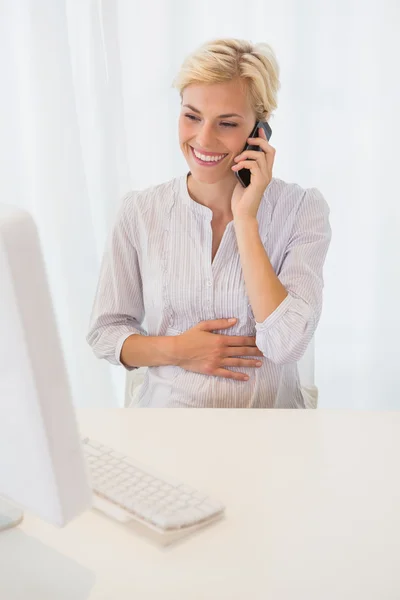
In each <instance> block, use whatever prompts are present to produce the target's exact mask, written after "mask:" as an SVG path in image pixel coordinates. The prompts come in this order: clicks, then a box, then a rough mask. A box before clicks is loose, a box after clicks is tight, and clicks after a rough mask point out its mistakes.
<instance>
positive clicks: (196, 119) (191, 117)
mask: <svg viewBox="0 0 400 600" xmlns="http://www.w3.org/2000/svg"><path fill="white" fill-rule="evenodd" d="M185 117H186V118H187V119H190V120H191V121H199V119H198V118H197V117H195V116H194V115H185ZM221 125H222V126H223V127H237V123H221Z"/></svg>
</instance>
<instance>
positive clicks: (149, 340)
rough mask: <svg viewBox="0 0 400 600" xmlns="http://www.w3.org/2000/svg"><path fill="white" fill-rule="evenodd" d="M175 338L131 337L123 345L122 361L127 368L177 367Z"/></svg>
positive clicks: (135, 335) (134, 335)
mask: <svg viewBox="0 0 400 600" xmlns="http://www.w3.org/2000/svg"><path fill="white" fill-rule="evenodd" d="M174 337H175V336H145V335H137V334H133V335H130V336H129V337H128V338H126V340H125V342H124V343H123V344H122V348H121V356H120V360H121V362H122V363H123V364H124V365H126V366H127V367H160V366H165V365H176V364H177V357H176V351H175V346H176V343H175V342H176V340H175V339H174Z"/></svg>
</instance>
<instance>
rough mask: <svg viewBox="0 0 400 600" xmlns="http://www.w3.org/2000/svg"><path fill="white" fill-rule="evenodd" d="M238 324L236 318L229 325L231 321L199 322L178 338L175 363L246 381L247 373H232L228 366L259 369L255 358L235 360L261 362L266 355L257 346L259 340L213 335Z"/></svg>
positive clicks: (205, 372) (250, 337)
mask: <svg viewBox="0 0 400 600" xmlns="http://www.w3.org/2000/svg"><path fill="white" fill-rule="evenodd" d="M235 323H236V319H235V322H234V323H230V322H229V321H228V319H214V320H210V321H200V323H198V324H197V325H195V326H194V327H191V329H188V330H187V331H185V332H184V333H182V334H180V335H179V336H176V338H175V340H176V347H175V353H174V354H175V357H176V363H175V364H176V365H177V366H179V367H182V369H185V370H186V371H192V372H194V373H203V374H204V375H215V376H217V377H225V378H226V379H238V380H240V381H246V380H247V379H248V376H247V375H246V374H245V373H237V372H236V371H230V370H229V369H227V368H226V367H257V366H258V365H256V360H255V359H250V358H249V359H246V358H236V357H237V356H256V357H257V359H258V360H260V359H259V357H262V356H263V353H262V352H261V351H260V350H259V349H258V348H257V346H256V342H255V339H256V338H255V337H254V336H242V335H221V334H215V333H212V331H213V330H215V329H228V328H229V327H232V326H233V325H235ZM259 366H261V365H259Z"/></svg>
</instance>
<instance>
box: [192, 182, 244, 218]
mask: <svg viewBox="0 0 400 600" xmlns="http://www.w3.org/2000/svg"><path fill="white" fill-rule="evenodd" d="M236 183H237V181H236V178H235V180H230V179H228V180H222V181H218V182H216V183H202V182H198V181H196V180H195V179H194V178H193V175H192V174H191V173H190V172H189V174H188V175H187V188H188V192H189V195H190V197H191V198H192V200H194V201H195V202H198V204H202V205H203V206H207V208H209V209H210V210H212V212H213V214H214V216H215V217H216V218H218V219H226V220H231V219H232V218H233V215H232V208H231V198H232V194H233V190H234V189H235V186H236Z"/></svg>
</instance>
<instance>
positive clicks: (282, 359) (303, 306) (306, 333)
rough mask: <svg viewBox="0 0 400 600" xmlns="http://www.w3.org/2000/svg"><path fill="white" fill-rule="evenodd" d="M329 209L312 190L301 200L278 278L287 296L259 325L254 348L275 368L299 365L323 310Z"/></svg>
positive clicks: (329, 234) (317, 191)
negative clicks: (287, 364)
mask: <svg viewBox="0 0 400 600" xmlns="http://www.w3.org/2000/svg"><path fill="white" fill-rule="evenodd" d="M329 213H330V211H329V207H328V204H327V202H326V201H325V199H324V197H323V195H322V194H321V192H320V191H319V190H317V189H316V188H310V189H307V190H306V191H305V193H304V195H303V199H302V201H301V203H300V206H299V208H298V211H297V213H296V216H295V218H294V225H293V229H292V233H291V236H290V239H289V242H288V245H287V248H286V251H285V256H284V259H283V263H282V266H281V268H280V270H279V272H277V276H278V278H279V280H280V282H281V283H282V285H283V286H284V287H285V289H286V291H287V292H288V296H287V297H286V298H285V299H284V300H283V301H282V302H281V304H280V305H279V306H278V307H277V308H276V309H275V311H274V312H273V313H272V314H270V315H269V316H268V317H267V318H266V319H265V321H263V322H262V323H257V322H256V345H257V346H258V348H259V349H260V350H261V352H262V353H263V354H264V356H265V357H266V358H268V359H270V360H271V361H272V362H274V363H276V364H285V363H291V362H297V361H298V360H300V358H301V357H302V356H303V354H304V353H305V351H306V349H307V346H308V344H309V343H310V341H311V338H312V337H313V335H314V332H315V330H316V328H317V325H318V322H319V319H320V316H321V311H322V290H323V287H324V283H323V265H324V262H325V258H326V254H327V251H328V248H329V244H330V241H331V234H332V233H331V227H330V224H329Z"/></svg>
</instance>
